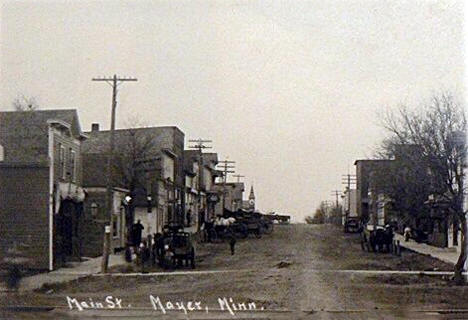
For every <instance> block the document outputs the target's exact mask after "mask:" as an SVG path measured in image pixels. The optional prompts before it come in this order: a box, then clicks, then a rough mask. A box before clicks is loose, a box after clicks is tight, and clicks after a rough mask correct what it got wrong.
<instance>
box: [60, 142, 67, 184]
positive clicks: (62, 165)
mask: <svg viewBox="0 0 468 320" xmlns="http://www.w3.org/2000/svg"><path fill="white" fill-rule="evenodd" d="M59 163H60V176H61V177H62V179H65V178H66V168H65V147H64V146H63V145H62V144H60V143H59Z"/></svg>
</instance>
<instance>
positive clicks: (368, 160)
mask: <svg viewBox="0 0 468 320" xmlns="http://www.w3.org/2000/svg"><path fill="white" fill-rule="evenodd" d="M371 161H394V160H392V159H360V160H355V161H354V165H356V164H357V163H358V162H371Z"/></svg>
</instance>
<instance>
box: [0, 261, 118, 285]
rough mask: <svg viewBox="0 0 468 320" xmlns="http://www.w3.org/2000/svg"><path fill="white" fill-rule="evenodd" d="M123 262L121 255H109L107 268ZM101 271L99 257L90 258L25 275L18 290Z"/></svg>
mask: <svg viewBox="0 0 468 320" xmlns="http://www.w3.org/2000/svg"><path fill="white" fill-rule="evenodd" d="M123 263H124V258H123V256H122V255H114V254H112V255H110V256H109V268H110V267H113V266H116V265H120V264H123ZM100 271H101V257H97V258H92V259H89V260H87V261H83V262H76V263H73V266H72V267H67V268H60V269H58V270H54V271H51V272H44V273H40V274H36V275H33V276H29V277H25V278H23V279H22V280H21V282H20V287H19V291H30V290H35V289H39V288H41V287H42V285H44V284H45V283H48V284H52V283H62V282H67V281H72V280H76V279H79V278H83V277H86V276H89V275H91V274H97V273H100ZM5 290H6V288H5V287H4V284H3V283H0V292H1V291H5Z"/></svg>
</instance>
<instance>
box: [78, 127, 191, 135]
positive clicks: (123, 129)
mask: <svg viewBox="0 0 468 320" xmlns="http://www.w3.org/2000/svg"><path fill="white" fill-rule="evenodd" d="M148 129H176V130H178V131H180V133H182V134H183V135H185V134H184V132H183V131H182V130H180V128H179V127H177V126H153V127H140V128H122V129H114V131H130V130H148ZM110 131H111V130H101V129H99V131H92V130H91V131H85V133H88V134H89V133H100V132H110Z"/></svg>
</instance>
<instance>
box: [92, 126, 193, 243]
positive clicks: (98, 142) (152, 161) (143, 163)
mask: <svg viewBox="0 0 468 320" xmlns="http://www.w3.org/2000/svg"><path fill="white" fill-rule="evenodd" d="M88 134H89V139H88V140H87V141H86V142H85V143H84V144H83V158H84V163H85V166H86V174H85V175H84V185H85V186H86V187H88V186H92V185H94V184H95V181H96V180H99V181H104V182H105V181H107V180H106V176H105V173H106V171H105V170H103V168H102V166H103V165H105V164H106V161H107V156H106V152H108V150H109V149H108V148H109V139H110V131H108V130H105V131H104V130H99V125H98V124H93V126H92V130H91V132H89V133H88ZM183 150H184V133H183V132H182V131H181V130H180V129H178V128H177V127H148V128H131V129H119V130H115V167H114V171H113V185H114V186H116V187H118V188H123V189H119V190H120V191H119V192H122V190H124V189H125V190H127V191H128V195H130V196H131V198H132V201H131V203H130V205H129V207H128V208H125V207H122V208H123V209H122V210H123V211H125V210H128V211H126V212H124V213H121V214H120V213H117V214H116V216H119V215H120V216H124V215H126V218H125V219H122V218H120V220H119V221H120V222H119V223H117V222H114V227H115V228H118V229H119V230H125V229H127V228H128V227H130V225H131V224H133V223H134V222H136V220H141V222H142V224H143V226H144V228H145V229H144V230H143V236H145V235H147V234H149V233H156V232H161V231H162V228H163V226H164V225H165V224H167V223H168V222H171V221H177V222H181V220H182V219H183V212H184V204H185V201H184V189H185V174H184V165H183V164H184V163H183V159H184V158H183V157H184V154H183ZM120 198H121V197H120ZM104 206H105V204H104ZM119 208H120V207H119ZM87 210H91V208H87ZM103 210H104V211H107V209H106V208H103ZM114 210H116V211H119V210H120V209H117V204H116V208H115V209H114ZM124 220H125V221H126V222H125V227H122V225H123V224H124ZM116 237H117V236H116ZM117 238H118V237H117ZM118 241H121V240H120V238H119V240H118Z"/></svg>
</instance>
